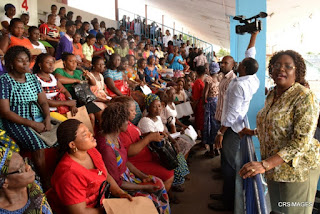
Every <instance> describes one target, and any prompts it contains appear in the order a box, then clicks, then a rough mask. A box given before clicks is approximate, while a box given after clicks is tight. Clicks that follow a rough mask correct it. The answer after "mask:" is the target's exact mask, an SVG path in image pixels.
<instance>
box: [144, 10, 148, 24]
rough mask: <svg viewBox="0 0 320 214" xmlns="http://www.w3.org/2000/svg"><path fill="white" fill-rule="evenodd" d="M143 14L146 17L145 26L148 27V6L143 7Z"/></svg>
mask: <svg viewBox="0 0 320 214" xmlns="http://www.w3.org/2000/svg"><path fill="white" fill-rule="evenodd" d="M144 13H145V17H146V26H147V25H148V5H145V6H144Z"/></svg>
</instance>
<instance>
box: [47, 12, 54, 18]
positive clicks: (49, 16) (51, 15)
mask: <svg viewBox="0 0 320 214" xmlns="http://www.w3.org/2000/svg"><path fill="white" fill-rule="evenodd" d="M52 17H56V16H55V15H54V14H52V13H50V14H49V15H48V19H51V18H52Z"/></svg>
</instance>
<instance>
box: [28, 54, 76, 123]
mask: <svg viewBox="0 0 320 214" xmlns="http://www.w3.org/2000/svg"><path fill="white" fill-rule="evenodd" d="M54 62H55V60H54V58H53V57H52V56H51V55H49V54H40V55H39V56H38V57H37V60H36V63H35V65H34V67H33V73H35V74H36V76H37V78H38V80H39V82H40V84H41V87H42V88H43V90H44V92H45V93H46V96H47V99H48V104H49V106H50V112H57V111H58V109H57V107H60V106H67V107H69V110H70V111H71V114H72V115H73V116H74V115H76V113H77V112H78V109H77V107H76V101H75V100H72V97H71V94H70V93H69V92H68V90H67V89H66V88H65V87H63V85H62V84H61V83H60V82H59V80H57V79H56V78H55V77H54V76H53V75H52V72H53V71H54ZM59 92H61V93H63V94H64V95H65V97H66V100H65V101H61V100H54V98H55V97H56V96H57V95H58V93H59ZM51 116H53V115H51ZM57 119H59V118H57Z"/></svg>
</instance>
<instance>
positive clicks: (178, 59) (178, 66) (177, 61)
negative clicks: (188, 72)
mask: <svg viewBox="0 0 320 214" xmlns="http://www.w3.org/2000/svg"><path fill="white" fill-rule="evenodd" d="M168 61H169V64H170V65H169V68H172V69H173V70H174V71H177V70H178V71H183V64H184V62H183V58H182V56H181V54H180V53H179V48H178V47H177V46H176V47H174V52H173V53H171V54H169V56H168Z"/></svg>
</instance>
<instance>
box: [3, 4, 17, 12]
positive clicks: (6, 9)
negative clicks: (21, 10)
mask: <svg viewBox="0 0 320 214" xmlns="http://www.w3.org/2000/svg"><path fill="white" fill-rule="evenodd" d="M12 7H13V8H16V7H15V6H14V5H13V4H6V5H5V6H4V11H6V12H7V11H8V10H9V9H10V8H12Z"/></svg>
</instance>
